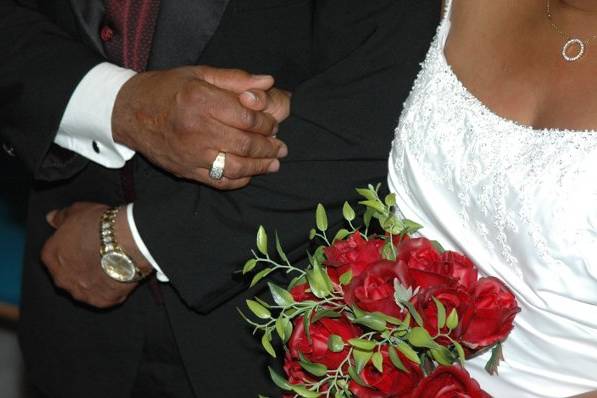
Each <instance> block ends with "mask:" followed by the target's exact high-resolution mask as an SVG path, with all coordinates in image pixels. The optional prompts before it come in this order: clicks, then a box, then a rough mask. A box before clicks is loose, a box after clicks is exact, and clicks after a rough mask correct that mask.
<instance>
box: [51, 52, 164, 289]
mask: <svg viewBox="0 0 597 398" xmlns="http://www.w3.org/2000/svg"><path fill="white" fill-rule="evenodd" d="M135 74H136V73H135V72H134V71H132V70H130V69H125V68H121V67H119V66H116V65H114V64H110V63H108V62H104V63H102V64H99V65H97V66H95V67H94V68H93V69H91V70H90V71H89V72H88V73H87V75H85V77H84V78H83V80H81V82H80V83H79V85H78V86H77V88H76V89H75V91H74V93H73V95H72V96H71V98H70V100H69V102H68V105H67V107H66V110H65V112H64V115H63V116H62V120H61V122H60V127H59V129H58V133H57V134H56V139H55V140H54V142H55V143H56V144H58V145H60V146H61V147H63V148H66V149H68V150H71V151H73V152H75V153H78V154H79V155H81V156H84V157H86V158H87V159H89V160H91V161H93V162H95V163H98V164H100V165H102V166H104V167H108V168H111V169H119V168H121V167H123V166H124V164H125V163H126V161H127V160H129V159H131V158H132V157H133V156H134V155H135V151H133V150H131V149H130V148H128V147H126V146H124V145H121V144H118V143H116V142H114V139H113V138H112V109H113V108H114V102H115V101H116V96H117V95H118V92H119V91H120V88H121V87H122V86H123V85H124V83H126V82H127V81H128V80H129V79H130V78H131V77H133V76H134V75H135ZM126 212H127V220H128V223H129V228H130V230H131V233H132V235H133V239H134V241H135V243H136V245H137V247H138V249H139V251H140V252H141V253H142V254H143V255H144V256H145V258H146V259H147V261H149V263H150V264H151V265H152V267H153V268H155V270H156V273H157V279H158V280H159V281H160V282H169V279H168V277H167V276H166V275H165V274H164V273H163V272H162V270H161V268H160V267H159V265H158V264H157V262H156V261H155V259H154V258H153V256H152V255H151V253H150V252H149V250H148V249H147V246H145V243H144V242H143V239H141V235H140V234H139V231H138V230H137V225H136V224H135V220H134V217H133V204H132V203H130V204H129V205H128V206H127V209H126Z"/></svg>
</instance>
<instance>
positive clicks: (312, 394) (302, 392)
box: [290, 384, 320, 398]
mask: <svg viewBox="0 0 597 398" xmlns="http://www.w3.org/2000/svg"><path fill="white" fill-rule="evenodd" d="M290 388H292V391H294V392H295V393H297V394H298V395H299V396H301V397H303V398H317V397H319V396H320V394H319V393H318V392H317V391H311V390H307V388H306V387H304V386H301V385H297V384H293V385H291V386H290Z"/></svg>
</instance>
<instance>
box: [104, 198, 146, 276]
mask: <svg viewBox="0 0 597 398" xmlns="http://www.w3.org/2000/svg"><path fill="white" fill-rule="evenodd" d="M117 215H118V208H110V209H108V210H106V212H105V213H104V214H103V215H102V217H101V219H100V256H101V261H100V264H101V266H102V269H103V270H104V272H105V273H106V274H107V275H108V276H109V277H110V278H112V279H114V280H115V281H118V282H124V283H130V282H137V281H139V280H141V279H143V277H144V276H145V275H143V273H142V272H141V270H140V269H139V268H138V267H137V265H136V264H135V262H134V261H133V259H132V258H131V257H130V256H129V255H128V254H126V252H125V251H124V249H123V248H122V247H120V246H119V245H118V242H117V241H116V235H115V233H114V229H115V224H116V216H117Z"/></svg>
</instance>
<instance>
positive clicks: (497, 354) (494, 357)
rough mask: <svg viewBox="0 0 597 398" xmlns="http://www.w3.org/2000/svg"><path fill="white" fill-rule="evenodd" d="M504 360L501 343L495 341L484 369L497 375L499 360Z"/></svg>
mask: <svg viewBox="0 0 597 398" xmlns="http://www.w3.org/2000/svg"><path fill="white" fill-rule="evenodd" d="M503 360H504V352H503V350H502V343H497V344H496V345H495V346H494V347H493V349H492V350H491V358H489V361H487V364H486V365H485V370H486V371H487V373H489V374H490V375H497V373H498V367H499V366H500V362H501V361H503Z"/></svg>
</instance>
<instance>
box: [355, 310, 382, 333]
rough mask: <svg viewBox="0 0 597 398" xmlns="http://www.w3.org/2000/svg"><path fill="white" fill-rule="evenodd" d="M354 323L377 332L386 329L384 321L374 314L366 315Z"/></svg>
mask: <svg viewBox="0 0 597 398" xmlns="http://www.w3.org/2000/svg"><path fill="white" fill-rule="evenodd" d="M354 323H358V324H359V325H363V326H366V327H368V328H369V329H373V330H375V331H377V332H383V331H384V330H385V329H386V321H385V320H384V319H383V318H382V317H380V316H379V315H375V314H367V315H364V316H362V317H360V318H357V319H356V320H355V322H354Z"/></svg>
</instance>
